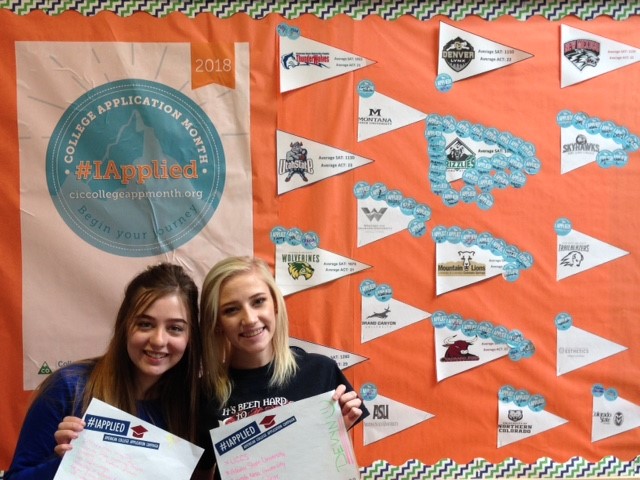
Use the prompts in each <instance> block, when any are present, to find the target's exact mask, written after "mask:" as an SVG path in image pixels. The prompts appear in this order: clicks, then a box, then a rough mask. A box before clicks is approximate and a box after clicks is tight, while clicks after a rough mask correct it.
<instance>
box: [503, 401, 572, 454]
mask: <svg viewBox="0 0 640 480" xmlns="http://www.w3.org/2000/svg"><path fill="white" fill-rule="evenodd" d="M565 423H567V420H566V419H564V418H561V417H559V416H557V415H554V414H553V413H550V412H547V411H545V410H542V411H539V412H534V411H533V410H531V409H530V408H529V407H527V406H524V407H518V406H517V405H516V404H514V403H504V402H499V404H498V448H500V447H504V446H505V445H509V444H511V443H515V442H519V441H520V440H524V439H525V438H529V437H533V436H534V435H538V434H539V433H542V432H546V431H547V430H551V429H552V428H555V427H559V426H560V425H564V424H565Z"/></svg>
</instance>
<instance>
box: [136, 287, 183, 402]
mask: <svg viewBox="0 0 640 480" xmlns="http://www.w3.org/2000/svg"><path fill="white" fill-rule="evenodd" d="M189 321H190V320H189V316H188V314H187V308H186V307H185V304H184V301H183V300H182V298H181V297H180V296H179V295H178V294H177V293H175V294H169V295H166V296H164V297H160V298H159V299H158V300H156V301H155V302H153V303H152V304H151V306H149V308H147V309H146V310H145V311H144V312H143V313H142V314H140V315H138V316H136V317H135V318H133V319H132V321H131V327H130V330H129V335H128V337H127V353H128V354H129V358H130V359H131V361H132V362H133V365H134V366H135V375H136V384H137V388H138V398H142V397H143V396H144V393H145V392H146V391H147V390H148V389H149V388H150V387H152V386H153V385H154V384H155V383H156V382H157V381H158V380H159V379H160V377H161V376H162V375H163V374H164V373H165V372H167V371H168V370H170V369H171V368H173V367H174V366H176V365H177V364H178V362H179V361H180V359H181V358H182V356H183V354H184V352H185V350H186V348H187V345H188V343H189V324H188V322H189Z"/></svg>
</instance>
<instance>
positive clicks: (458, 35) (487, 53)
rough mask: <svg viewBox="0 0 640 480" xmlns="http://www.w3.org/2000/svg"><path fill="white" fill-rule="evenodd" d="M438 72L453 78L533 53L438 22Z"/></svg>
mask: <svg viewBox="0 0 640 480" xmlns="http://www.w3.org/2000/svg"><path fill="white" fill-rule="evenodd" d="M439 52H440V53H439V58H438V74H442V73H446V74H448V75H450V76H451V78H452V79H453V81H454V82H457V81H458V80H463V79H465V78H469V77H473V76H475V75H480V74H481V73H485V72H489V71H491V70H496V69H498V68H503V67H507V66H509V65H512V64H514V63H518V62H520V61H522V60H526V59H528V58H531V57H533V55H531V54H530V53H527V52H523V51H522V50H517V49H515V48H513V47H510V46H507V45H503V44H501V43H498V42H494V41H492V40H489V39H486V38H484V37H481V36H479V35H475V34H473V33H469V32H467V31H466V30H462V29H460V28H456V27H453V26H451V25H449V24H447V23H444V22H440V47H439Z"/></svg>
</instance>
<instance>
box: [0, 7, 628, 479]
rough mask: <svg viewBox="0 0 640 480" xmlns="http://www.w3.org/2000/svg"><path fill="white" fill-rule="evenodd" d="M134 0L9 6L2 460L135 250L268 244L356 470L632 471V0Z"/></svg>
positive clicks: (5, 30) (119, 282)
mask: <svg viewBox="0 0 640 480" xmlns="http://www.w3.org/2000/svg"><path fill="white" fill-rule="evenodd" d="M148 3H149V2H128V1H120V2H80V1H76V2H64V1H63V2H55V1H51V2H27V1H24V2H15V1H13V2H0V24H1V25H2V33H1V34H0V50H1V55H0V69H1V70H2V78H3V82H2V83H1V84H0V92H1V95H2V98H3V108H2V110H0V115H1V117H0V118H1V122H2V129H0V145H2V154H3V166H4V171H3V175H2V176H0V185H1V187H2V191H3V199H4V201H3V202H2V204H0V212H1V215H0V218H2V225H3V227H2V235H1V236H0V242H2V250H3V252H4V255H3V259H4V261H3V263H2V264H1V266H0V278H1V279H2V280H1V281H2V282H3V284H4V285H3V287H4V288H2V289H1V293H0V295H1V297H0V298H1V299H2V304H3V306H4V308H3V312H4V313H3V317H4V319H3V325H4V328H3V329H2V330H1V332H0V345H1V349H2V352H3V357H2V358H3V362H2V363H1V367H0V368H1V369H2V370H1V371H2V374H1V375H0V385H1V388H0V390H1V391H2V392H3V393H2V397H3V401H2V402H0V429H2V431H3V433H4V434H3V438H4V440H3V441H2V442H1V443H0V470H1V469H2V468H4V469H6V468H7V467H8V465H9V463H10V461H11V456H12V453H13V449H14V447H15V441H16V439H17V435H18V432H19V429H20V425H21V422H22V419H23V417H24V413H25V411H26V408H27V406H28V403H29V400H30V398H31V390H32V389H33V388H34V387H35V385H37V384H38V383H39V382H40V381H41V380H42V379H43V378H45V377H46V375H47V374H49V373H50V372H51V371H53V370H55V369H57V368H59V367H60V366H63V365H65V364H67V363H69V362H71V361H74V360H77V359H80V358H86V357H89V356H93V355H96V354H97V352H99V351H101V350H102V349H103V348H104V346H105V345H106V342H107V340H108V338H109V335H110V328H111V326H112V322H113V318H115V309H116V308H117V305H118V304H119V301H120V298H121V295H122V289H123V287H124V285H125V283H126V282H127V281H128V279H129V278H131V277H132V276H133V275H134V274H135V273H136V272H137V271H139V270H140V269H142V268H143V267H144V266H146V265H149V264H152V263H156V262H158V261H161V260H169V261H174V262H177V263H180V264H182V265H184V266H185V267H186V268H187V269H188V270H189V271H190V272H191V273H192V275H193V276H194V278H195V279H196V281H197V282H200V281H201V280H202V278H203V277H204V275H205V274H206V272H207V271H208V269H209V268H210V266H211V265H213V263H215V261H217V260H219V259H221V258H223V257H225V256H227V255H236V254H255V255H257V256H259V257H261V258H263V259H265V260H266V261H267V262H268V263H269V264H270V265H271V266H272V268H273V270H274V273H275V275H276V281H277V283H278V284H279V286H280V287H281V288H282V290H283V292H284V294H285V296H286V301H287V306H288V310H289V315H290V334H291V341H292V343H293V344H296V345H300V346H302V347H303V348H305V349H307V350H310V351H317V352H319V353H323V354H326V355H328V356H331V357H332V358H334V359H335V360H336V361H337V362H338V364H339V365H340V367H341V368H342V369H343V371H344V373H345V375H346V376H347V378H348V379H349V380H350V381H351V383H352V384H353V386H354V388H356V390H357V391H358V392H359V394H360V395H361V397H362V398H364V400H365V403H366V404H367V406H368V408H369V410H370V412H371V415H370V416H369V417H368V418H367V419H365V421H363V422H362V423H361V424H359V425H357V426H356V427H355V428H354V430H353V444H354V448H355V453H356V456H357V459H358V462H359V465H360V471H361V478H363V479H374V478H385V479H418V478H420V479H431V478H434V479H435V478H446V477H451V478H462V479H471V478H474V479H475V478H499V477H508V478H548V477H552V478H574V477H581V478H607V477H630V478H634V477H638V476H640V456H639V455H640V428H638V427H639V426H640V393H639V392H640V389H639V388H638V386H639V382H638V377H639V373H640V345H639V344H638V338H639V337H640V330H639V329H640V325H639V324H638V317H639V314H640V304H639V303H638V298H639V297H638V295H639V291H638V289H639V287H638V285H640V278H639V275H640V274H639V273H638V272H639V271H640V263H639V261H638V253H639V252H638V248H639V247H638V241H637V232H638V231H640V220H639V217H638V215H637V213H636V210H635V205H636V200H640V193H638V189H637V184H638V181H640V168H639V167H638V162H639V161H640V153H639V152H638V150H639V148H640V139H639V137H638V136H639V135H640V113H638V112H640V91H639V90H638V88H637V86H638V85H640V17H639V16H638V14H639V13H640V6H634V5H632V4H628V3H627V2H596V1H593V2H462V4H460V3H461V2H457V3H456V2H441V3H433V2H277V4H276V5H274V4H273V3H272V2H239V1H238V2H169V3H163V2H152V3H151V5H149V4H148ZM150 125H151V126H153V128H148V127H149V126H150ZM114 138H115V139H117V141H114ZM137 149H140V150H139V151H138V150H137ZM149 151H151V152H152V153H149ZM179 151H180V152H183V153H184V152H187V153H186V155H187V156H188V157H189V158H190V159H191V160H190V161H189V162H186V163H185V164H183V165H179V166H178V165H172V164H171V162H166V161H163V160H162V158H164V157H163V155H165V156H166V158H170V157H172V156H177V155H178V153H177V152H179ZM96 152H100V155H98V153H96ZM158 152H160V153H158ZM140 158H153V159H154V160H153V161H150V162H147V163H144V162H142V161H141V160H140ZM72 181H73V183H71V182H72ZM149 208H151V209H152V210H153V214H148V211H149V210H148V209H149ZM150 216H151V217H153V221H152V222H151V223H150V224H149V225H147V223H146V222H148V221H149V220H148V217H150Z"/></svg>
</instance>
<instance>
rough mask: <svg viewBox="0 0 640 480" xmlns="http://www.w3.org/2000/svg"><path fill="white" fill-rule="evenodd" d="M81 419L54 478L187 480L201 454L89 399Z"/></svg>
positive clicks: (178, 440) (58, 479) (183, 442)
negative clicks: (82, 423) (80, 430)
mask: <svg viewBox="0 0 640 480" xmlns="http://www.w3.org/2000/svg"><path fill="white" fill-rule="evenodd" d="M84 421H85V423H86V427H85V429H84V430H83V431H82V432H81V433H80V435H79V436H78V438H77V439H76V440H74V441H73V442H72V445H73V449H72V450H71V451H69V452H67V453H66V454H65V455H64V457H63V458H62V462H61V463H60V467H59V468H58V471H57V473H56V476H55V477H54V480H128V479H131V480H133V479H136V480H139V479H141V478H153V479H154V480H162V479H167V480H169V479H171V480H180V479H185V480H188V479H189V478H190V477H191V474H192V473H193V470H194V469H195V467H196V464H197V463H198V460H199V459H200V456H201V455H202V452H203V450H202V448H200V447H198V446H196V445H193V444H191V443H189V442H187V441H186V440H183V439H181V438H179V437H176V436H175V435H172V434H171V433H169V432H166V431H164V430H162V429H160V428H158V427H156V426H154V425H152V424H150V423H148V422H145V421H143V420H140V419H139V418H137V417H135V416H133V415H130V414H128V413H126V412H123V411H122V410H119V409H117V408H115V407H112V406H111V405H108V404H106V403H104V402H102V401H100V400H97V399H95V398H94V399H93V400H91V403H90V404H89V408H88V409H87V412H86V413H85V416H84Z"/></svg>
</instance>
